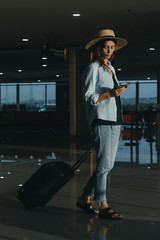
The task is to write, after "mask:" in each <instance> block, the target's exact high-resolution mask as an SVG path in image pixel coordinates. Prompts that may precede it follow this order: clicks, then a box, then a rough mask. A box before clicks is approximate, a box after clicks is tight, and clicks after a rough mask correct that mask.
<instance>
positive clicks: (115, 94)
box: [110, 85, 127, 97]
mask: <svg viewBox="0 0 160 240" xmlns="http://www.w3.org/2000/svg"><path fill="white" fill-rule="evenodd" d="M126 88H127V87H126V86H121V85H120V86H118V88H116V89H115V88H113V89H112V90H111V91H110V94H111V97H119V96H120V95H121V94H122V93H123V92H124V91H125V90H126Z"/></svg>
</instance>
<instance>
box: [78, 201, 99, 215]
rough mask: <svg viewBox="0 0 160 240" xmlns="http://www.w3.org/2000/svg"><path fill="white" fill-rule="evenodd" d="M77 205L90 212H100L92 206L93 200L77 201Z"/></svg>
mask: <svg viewBox="0 0 160 240" xmlns="http://www.w3.org/2000/svg"><path fill="white" fill-rule="evenodd" d="M76 206H77V207H79V208H81V209H82V210H84V211H85V212H87V213H89V214H96V215H97V214H98V213H97V212H96V211H97V210H96V209H95V208H94V207H93V206H92V204H91V202H90V203H80V202H79V201H78V202H76Z"/></svg>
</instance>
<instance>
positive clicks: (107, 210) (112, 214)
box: [99, 207, 122, 220]
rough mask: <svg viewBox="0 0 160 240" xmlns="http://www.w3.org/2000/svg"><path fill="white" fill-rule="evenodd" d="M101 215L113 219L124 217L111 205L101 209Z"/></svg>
mask: <svg viewBox="0 0 160 240" xmlns="http://www.w3.org/2000/svg"><path fill="white" fill-rule="evenodd" d="M99 217H103V218H108V219H112V220H121V219H122V216H121V215H120V214H119V213H118V212H116V211H113V209H112V208H110V207H108V208H104V209H100V211H99Z"/></svg>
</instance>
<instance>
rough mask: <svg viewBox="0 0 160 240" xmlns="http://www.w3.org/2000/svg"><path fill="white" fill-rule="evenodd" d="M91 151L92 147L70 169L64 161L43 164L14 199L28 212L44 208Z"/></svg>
mask: <svg viewBox="0 0 160 240" xmlns="http://www.w3.org/2000/svg"><path fill="white" fill-rule="evenodd" d="M93 149H94V148H93V146H92V147H91V148H90V149H89V150H88V151H86V152H85V153H84V155H83V156H82V157H81V158H80V159H79V160H78V161H77V162H76V163H75V164H74V165H73V166H72V167H71V166H70V165H69V164H68V163H65V162H64V161H52V162H48V163H45V164H44V165H42V166H41V167H40V168H39V169H38V170H37V171H36V172H35V173H34V174H33V175H32V176H31V177H30V178H29V179H28V180H27V181H26V182H25V183H24V184H23V186H22V187H21V188H20V189H19V191H18V195H17V196H16V197H17V198H18V199H19V200H20V201H21V202H22V203H23V205H24V206H25V207H26V208H27V209H29V210H33V209H34V208H35V207H41V206H45V204H46V203H48V201H49V200H50V199H51V198H52V197H53V196H54V195H55V194H56V193H57V192H58V191H59V190H60V189H61V188H62V187H63V186H64V185H65V184H66V183H67V182H68V181H69V180H70V179H71V178H72V177H73V176H74V175H75V173H76V171H77V169H78V167H79V166H80V165H81V164H82V163H83V162H84V161H85V160H86V159H87V158H88V157H89V155H90V154H91V152H92V151H93Z"/></svg>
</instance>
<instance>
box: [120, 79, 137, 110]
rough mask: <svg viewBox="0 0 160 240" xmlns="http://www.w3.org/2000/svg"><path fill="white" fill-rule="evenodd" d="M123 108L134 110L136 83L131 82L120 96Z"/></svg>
mask: <svg viewBox="0 0 160 240" xmlns="http://www.w3.org/2000/svg"><path fill="white" fill-rule="evenodd" d="M121 101H122V106H123V110H135V108H136V84H135V83H132V84H130V85H129V86H128V88H127V89H126V91H125V92H124V93H123V94H122V96H121Z"/></svg>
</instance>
